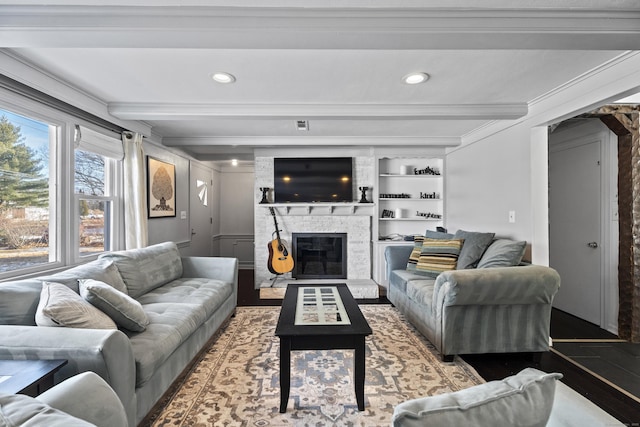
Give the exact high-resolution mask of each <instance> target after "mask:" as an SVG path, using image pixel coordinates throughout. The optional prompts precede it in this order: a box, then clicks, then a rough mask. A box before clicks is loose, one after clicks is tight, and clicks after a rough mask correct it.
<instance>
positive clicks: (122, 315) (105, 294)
mask: <svg viewBox="0 0 640 427" xmlns="http://www.w3.org/2000/svg"><path fill="white" fill-rule="evenodd" d="M79 282H80V295H81V296H82V298H84V299H85V300H87V301H88V302H90V303H91V305H93V306H95V307H97V308H99V309H100V310H102V311H103V312H104V313H105V314H107V315H108V316H109V317H111V319H112V320H113V321H114V322H116V325H118V326H121V327H123V328H124V329H128V330H130V331H134V332H142V331H144V330H145V328H146V327H147V326H148V325H149V318H148V317H147V313H145V312H144V310H143V309H142V305H141V304H140V303H139V302H138V301H136V300H134V299H133V298H131V297H130V296H129V295H127V294H125V293H124V292H120V291H119V290H117V289H115V288H113V287H111V286H109V285H107V284H106V283H103V282H100V281H98V280H93V279H83V280H80V281H79Z"/></svg>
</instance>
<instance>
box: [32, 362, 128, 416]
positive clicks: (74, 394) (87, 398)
mask: <svg viewBox="0 0 640 427" xmlns="http://www.w3.org/2000/svg"><path fill="white" fill-rule="evenodd" d="M37 399H38V400H39V401H40V402H43V403H46V404H47V405H49V406H51V407H52V408H56V409H58V410H60V411H63V412H65V413H67V414H69V415H73V416H74V417H76V418H80V419H82V420H85V421H87V422H90V423H91V424H95V425H96V426H98V427H101V426H104V427H126V426H127V425H128V421H127V414H126V412H125V410H124V407H123V406H122V402H120V399H119V398H118V395H117V394H116V393H115V392H114V391H113V389H112V388H111V387H110V386H109V384H107V382H106V381H105V380H103V379H102V378H100V376H99V375H98V374H96V373H94V372H83V373H81V374H78V375H74V376H73V377H71V378H67V379H66V380H64V381H62V382H61V383H59V384H58V385H56V386H54V387H53V388H50V389H49V390H47V391H45V392H44V393H42V394H40V395H38V397H37Z"/></svg>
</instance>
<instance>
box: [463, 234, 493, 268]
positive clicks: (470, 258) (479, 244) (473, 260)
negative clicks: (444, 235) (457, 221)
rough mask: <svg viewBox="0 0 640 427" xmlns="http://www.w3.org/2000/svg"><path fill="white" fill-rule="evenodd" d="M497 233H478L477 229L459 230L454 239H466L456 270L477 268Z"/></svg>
mask: <svg viewBox="0 0 640 427" xmlns="http://www.w3.org/2000/svg"><path fill="white" fill-rule="evenodd" d="M494 236H495V233H478V232H475V231H464V230H458V231H456V234H454V239H464V245H463V246H462V249H461V250H460V256H459V257H458V265H457V267H456V270H465V269H467V268H476V265H478V261H480V258H482V254H483V253H484V251H485V250H486V249H487V248H488V247H489V245H490V244H491V242H492V241H493V237H494Z"/></svg>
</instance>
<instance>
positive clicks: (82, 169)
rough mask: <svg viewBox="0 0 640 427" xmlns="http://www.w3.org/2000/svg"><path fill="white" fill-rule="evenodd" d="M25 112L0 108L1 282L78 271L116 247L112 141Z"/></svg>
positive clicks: (117, 194) (46, 114)
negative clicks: (55, 271) (72, 268)
mask: <svg viewBox="0 0 640 427" xmlns="http://www.w3.org/2000/svg"><path fill="white" fill-rule="evenodd" d="M25 105H28V106H29V107H32V110H33V111H30V110H31V109H30V108H24V109H23V108H22V107H23V106H22V105H21V106H20V108H19V111H20V113H18V112H16V111H15V110H14V109H13V108H12V109H11V110H10V109H8V108H2V106H0V279H2V278H7V277H12V276H18V275H28V274H36V273H38V272H40V271H44V270H47V269H51V268H55V267H60V266H64V265H71V264H76V263H78V262H82V261H83V260H87V259H90V258H91V257H94V258H95V257H96V256H97V255H98V254H99V253H102V252H105V251H110V250H116V249H120V242H121V241H122V239H121V236H122V231H121V226H120V225H121V224H122V223H123V220H122V216H123V208H122V196H121V195H122V190H121V189H122V158H123V151H122V143H121V141H120V139H119V138H118V135H117V134H115V133H112V135H110V136H105V135H106V134H108V133H109V131H104V132H100V133H99V132H96V131H93V130H91V129H88V128H85V127H80V126H77V125H75V123H74V121H75V118H74V117H70V116H69V115H67V114H65V113H62V112H58V111H51V109H49V108H48V107H43V106H39V105H29V104H28V101H25ZM16 110H18V108H16ZM25 111H26V113H25ZM71 177H73V178H72V179H71Z"/></svg>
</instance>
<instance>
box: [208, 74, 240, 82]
mask: <svg viewBox="0 0 640 427" xmlns="http://www.w3.org/2000/svg"><path fill="white" fill-rule="evenodd" d="M211 78H212V79H213V80H215V81H217V82H218V83H233V82H235V81H236V78H235V77H234V76H233V75H231V74H229V73H221V72H219V73H213V74H212V75H211Z"/></svg>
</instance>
